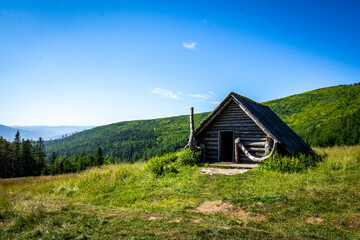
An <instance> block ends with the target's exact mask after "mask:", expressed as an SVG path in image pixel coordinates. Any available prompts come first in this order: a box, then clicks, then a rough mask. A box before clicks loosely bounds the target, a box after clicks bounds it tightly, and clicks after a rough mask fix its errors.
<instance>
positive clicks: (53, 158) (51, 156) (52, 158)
mask: <svg viewBox="0 0 360 240" xmlns="http://www.w3.org/2000/svg"><path fill="white" fill-rule="evenodd" d="M56 158H57V157H56V153H55V152H52V153H51V155H50V158H49V165H50V166H52V165H53V164H54V163H55V162H56Z"/></svg>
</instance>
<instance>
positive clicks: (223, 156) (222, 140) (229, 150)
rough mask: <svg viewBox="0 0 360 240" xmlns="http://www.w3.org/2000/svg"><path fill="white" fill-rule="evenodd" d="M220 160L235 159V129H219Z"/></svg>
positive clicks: (229, 160) (228, 160)
mask: <svg viewBox="0 0 360 240" xmlns="http://www.w3.org/2000/svg"><path fill="white" fill-rule="evenodd" d="M218 159H219V161H220V162H233V161H234V131H219V158H218Z"/></svg>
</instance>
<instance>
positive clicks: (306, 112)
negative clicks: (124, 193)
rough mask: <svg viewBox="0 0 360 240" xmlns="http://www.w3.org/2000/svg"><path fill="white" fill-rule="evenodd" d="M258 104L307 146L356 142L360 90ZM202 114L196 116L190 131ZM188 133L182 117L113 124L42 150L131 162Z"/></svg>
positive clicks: (169, 147)
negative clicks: (101, 154) (99, 149)
mask: <svg viewBox="0 0 360 240" xmlns="http://www.w3.org/2000/svg"><path fill="white" fill-rule="evenodd" d="M264 104H266V105H268V106H270V108H271V109H272V110H273V111H274V112H275V113H276V114H278V116H279V117H280V118H281V119H283V120H284V121H285V122H286V123H287V124H289V126H290V127H291V128H292V129H293V130H294V131H295V132H296V133H298V134H299V135H300V136H301V137H302V138H303V139H304V140H305V141H306V142H308V143H309V144H311V145H312V146H331V145H334V144H337V145H353V144H358V143H360V140H359V139H360V85H346V86H336V87H328V88H322V89H318V90H314V91H310V92H305V93H302V94H298V95H293V96H289V97H285V98H281V99H277V100H273V101H269V102H265V103H264ZM208 114H209V113H201V114H196V115H195V126H197V125H199V124H200V122H201V121H203V120H204V119H205V118H206V116H207V115H208ZM188 134H189V117H188V116H186V115H184V116H177V117H170V118H161V119H154V120H138V121H129V122H119V123H114V124H110V125H106V126H101V127H96V128H93V129H90V130H87V131H84V132H81V133H78V134H74V135H72V136H70V137H67V138H64V139H58V140H54V141H50V142H47V143H46V150H47V153H48V154H49V153H51V152H53V151H55V152H56V153H57V154H58V155H59V156H60V155H66V156H71V155H73V154H75V153H78V154H80V153H83V154H85V155H86V154H88V153H92V154H94V153H95V151H96V149H97V147H98V146H101V147H102V149H103V152H104V155H109V156H110V157H112V158H118V161H130V162H131V161H135V160H138V159H148V158H149V157H151V156H154V155H156V154H160V153H163V152H173V151H175V150H177V149H179V148H182V147H184V146H185V144H186V141H185V139H186V137H187V136H188Z"/></svg>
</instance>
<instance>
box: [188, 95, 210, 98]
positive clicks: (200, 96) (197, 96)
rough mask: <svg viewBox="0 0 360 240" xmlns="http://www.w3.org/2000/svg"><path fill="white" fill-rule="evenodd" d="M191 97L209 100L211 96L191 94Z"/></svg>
mask: <svg viewBox="0 0 360 240" xmlns="http://www.w3.org/2000/svg"><path fill="white" fill-rule="evenodd" d="M189 97H193V98H208V97H209V95H206V94H189Z"/></svg>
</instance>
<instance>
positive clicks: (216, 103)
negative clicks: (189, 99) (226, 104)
mask: <svg viewBox="0 0 360 240" xmlns="http://www.w3.org/2000/svg"><path fill="white" fill-rule="evenodd" d="M210 103H211V104H215V105H218V104H219V103H220V102H210Z"/></svg>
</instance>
